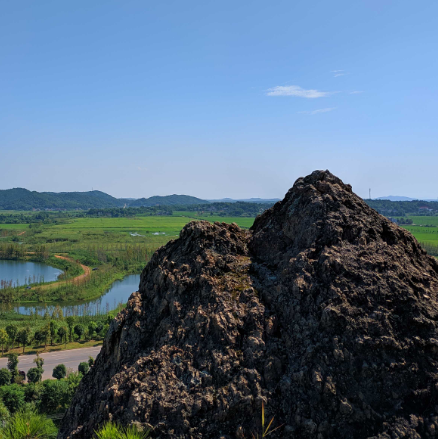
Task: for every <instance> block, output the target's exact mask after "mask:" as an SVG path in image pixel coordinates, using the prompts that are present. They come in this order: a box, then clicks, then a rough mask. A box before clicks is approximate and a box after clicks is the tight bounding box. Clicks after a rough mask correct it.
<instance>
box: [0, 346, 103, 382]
mask: <svg viewBox="0 0 438 439" xmlns="http://www.w3.org/2000/svg"><path fill="white" fill-rule="evenodd" d="M101 347H102V346H96V347H92V348H81V349H69V350H66V351H55V352H47V353H44V354H41V355H40V357H41V358H43V359H44V366H43V370H44V373H43V380H47V379H50V378H53V377H52V372H53V369H54V367H55V366H57V365H58V364H61V363H62V364H65V366H66V367H67V368H71V369H73V370H74V371H77V370H78V366H79V363H82V362H83V361H88V357H93V358H96V357H97V354H98V353H99V352H100V349H101ZM35 358H36V355H20V356H19V357H18V360H19V363H18V370H24V371H25V372H26V374H27V371H28V370H29V369H30V368H31V367H35V363H34V362H33V360H34V359H35ZM7 362H8V359H7V358H0V369H1V368H3V367H6V364H7Z"/></svg>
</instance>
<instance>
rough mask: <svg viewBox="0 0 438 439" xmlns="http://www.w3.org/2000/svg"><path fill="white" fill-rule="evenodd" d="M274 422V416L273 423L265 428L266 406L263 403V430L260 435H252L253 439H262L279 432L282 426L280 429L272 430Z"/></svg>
mask: <svg viewBox="0 0 438 439" xmlns="http://www.w3.org/2000/svg"><path fill="white" fill-rule="evenodd" d="M273 421H274V416H273V417H272V419H271V421H270V422H269V424H268V425H267V427H266V428H265V404H264V403H263V402H262V429H261V431H260V432H259V433H252V438H253V439H261V438H264V437H267V436H269V435H270V434H272V433H274V431H275V430H278V429H279V428H280V427H282V425H279V426H278V427H276V428H274V429H273V430H271V425H272V422H273Z"/></svg>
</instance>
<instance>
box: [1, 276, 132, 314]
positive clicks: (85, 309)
mask: <svg viewBox="0 0 438 439" xmlns="http://www.w3.org/2000/svg"><path fill="white" fill-rule="evenodd" d="M139 283H140V275H139V274H131V275H129V276H126V277H125V278H124V279H123V280H116V281H115V282H114V283H113V284H112V285H111V287H110V288H109V289H108V290H107V291H106V293H105V294H103V295H102V296H101V297H100V298H99V299H95V300H90V301H87V302H59V303H58V305H59V307H60V308H61V309H62V312H63V313H64V316H69V315H76V316H82V315H97V314H105V313H107V312H108V311H112V310H113V309H116V308H117V306H118V305H119V304H120V303H123V304H126V302H127V301H128V299H129V296H130V295H131V293H133V292H134V291H137V290H138V285H139ZM6 307H8V309H10V310H12V309H13V310H15V311H16V312H18V313H20V314H27V315H29V314H31V313H33V314H35V313H37V314H39V315H44V313H45V312H46V311H47V312H49V313H50V314H52V312H53V310H54V309H55V307H56V304H53V302H51V303H50V304H47V305H46V304H41V305H30V304H29V305H25V304H23V305H21V304H16V303H15V304H8V305H3V306H2V309H3V310H6V309H7V308H6Z"/></svg>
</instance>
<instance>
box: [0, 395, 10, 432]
mask: <svg viewBox="0 0 438 439" xmlns="http://www.w3.org/2000/svg"><path fill="white" fill-rule="evenodd" d="M9 417H10V414H9V410H8V409H7V407H6V406H5V405H4V403H3V401H2V400H1V399H0V431H1V429H2V427H4V426H5V425H6V422H8V420H9ZM0 437H1V436H0Z"/></svg>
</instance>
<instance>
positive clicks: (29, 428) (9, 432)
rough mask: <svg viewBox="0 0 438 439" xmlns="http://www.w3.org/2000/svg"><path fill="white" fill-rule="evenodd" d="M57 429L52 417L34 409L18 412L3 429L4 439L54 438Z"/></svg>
mask: <svg viewBox="0 0 438 439" xmlns="http://www.w3.org/2000/svg"><path fill="white" fill-rule="evenodd" d="M56 434H57V429H56V427H55V425H54V424H53V421H52V420H51V419H48V418H47V417H46V416H44V415H40V414H39V413H37V412H36V411H34V410H26V411H20V412H18V413H16V414H15V415H14V416H13V417H12V419H11V420H10V421H9V422H8V424H7V426H6V427H5V428H4V429H3V431H2V436H1V438H2V439H31V438H34V439H52V438H55V437H56Z"/></svg>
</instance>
